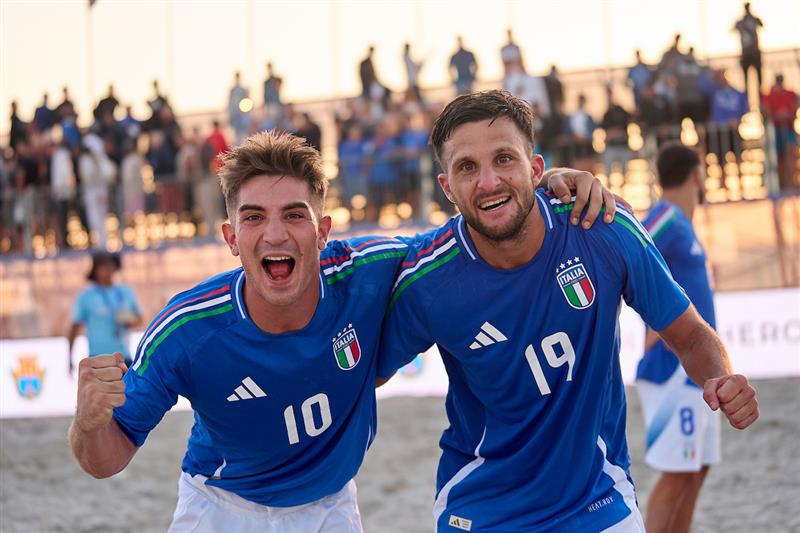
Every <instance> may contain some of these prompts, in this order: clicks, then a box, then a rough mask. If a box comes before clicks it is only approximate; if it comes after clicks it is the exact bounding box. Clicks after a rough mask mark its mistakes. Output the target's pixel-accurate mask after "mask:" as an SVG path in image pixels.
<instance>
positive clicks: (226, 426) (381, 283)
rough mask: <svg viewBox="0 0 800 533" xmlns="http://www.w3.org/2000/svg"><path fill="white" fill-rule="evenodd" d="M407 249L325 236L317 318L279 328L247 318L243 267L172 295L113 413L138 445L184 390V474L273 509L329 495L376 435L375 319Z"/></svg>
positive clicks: (351, 471)
mask: <svg viewBox="0 0 800 533" xmlns="http://www.w3.org/2000/svg"><path fill="white" fill-rule="evenodd" d="M406 252H407V246H406V245H405V244H403V243H401V242H400V241H398V240H395V239H390V238H385V237H378V238H360V239H354V240H351V241H340V242H332V243H330V244H329V245H328V247H327V249H326V250H325V251H323V253H322V258H321V266H320V280H319V283H320V286H321V297H320V301H319V303H318V305H317V309H316V311H315V313H314V316H313V318H312V319H311V321H310V322H309V323H308V325H306V326H305V327H304V328H302V329H301V330H299V331H296V332H291V333H286V334H280V335H273V334H269V333H265V332H264V331H262V330H261V329H259V328H258V327H257V326H256V325H255V324H254V323H253V321H252V319H251V318H250V316H249V315H248V312H247V309H246V308H245V306H244V303H243V300H242V285H243V283H245V275H244V271H243V270H242V269H241V268H240V269H237V270H234V271H232V272H228V273H225V274H221V275H218V276H216V277H213V278H211V279H209V280H207V281H205V282H203V283H201V284H200V285H198V286H196V287H195V288H193V289H191V290H189V291H187V292H184V293H181V294H179V295H178V296H176V297H175V298H173V299H172V300H171V301H170V302H169V304H168V305H167V307H166V308H165V309H164V310H163V311H161V312H160V313H159V314H158V315H157V316H156V318H155V319H154V320H153V322H152V323H151V324H150V326H149V327H148V329H147V330H146V331H145V333H144V336H143V338H142V342H141V344H140V345H139V348H138V350H137V353H136V360H135V362H134V364H133V366H132V367H131V369H130V371H129V372H128V373H127V374H126V375H125V378H124V380H125V383H126V386H127V389H126V395H127V401H126V402H125V404H124V405H123V406H122V407H118V408H116V409H115V410H114V418H115V419H116V421H117V422H118V424H119V425H120V427H121V428H122V430H123V431H124V432H125V434H126V435H128V437H129V438H130V439H131V441H132V442H133V443H134V444H136V445H137V446H141V445H142V443H143V442H144V440H145V438H146V437H147V434H148V433H149V432H150V430H152V429H153V428H154V427H155V426H156V424H158V422H159V420H161V418H162V416H163V415H164V413H165V412H166V411H167V410H169V409H170V408H171V407H172V406H173V405H174V404H175V402H176V400H177V396H178V395H182V396H185V397H186V398H188V399H189V401H190V402H191V404H192V407H193V408H194V411H195V423H194V427H193V428H192V432H191V436H190V437H189V443H188V448H187V451H186V455H185V457H184V459H183V464H182V469H183V470H184V471H185V472H187V473H189V474H191V475H196V474H200V475H203V476H205V477H208V478H209V479H208V481H206V483H207V484H208V485H212V486H215V487H219V488H222V489H225V490H228V491H230V492H233V493H235V494H238V495H239V496H241V497H243V498H246V499H248V500H250V501H253V502H256V503H260V504H262V505H269V506H282V507H285V506H294V505H300V504H305V503H309V502H313V501H315V500H318V499H320V498H322V497H324V496H327V495H329V494H333V493H335V492H337V491H338V490H340V489H341V488H342V487H343V486H344V485H345V483H347V482H348V481H349V480H350V479H352V478H353V476H355V474H356V472H357V471H358V468H359V466H360V465H361V462H362V460H363V457H364V453H365V452H366V450H367V448H368V447H369V445H370V443H371V442H372V440H373V439H374V437H375V427H376V413H375V377H376V375H375V371H376V360H377V346H378V342H379V332H380V325H381V320H382V318H383V315H384V312H385V310H386V305H387V303H388V299H389V296H390V293H391V288H392V280H393V279H394V277H395V275H396V272H397V268H398V264H399V262H400V260H401V259H402V258H403V257H404V256H405V255H406Z"/></svg>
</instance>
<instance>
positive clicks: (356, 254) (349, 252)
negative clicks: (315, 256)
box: [320, 235, 408, 285]
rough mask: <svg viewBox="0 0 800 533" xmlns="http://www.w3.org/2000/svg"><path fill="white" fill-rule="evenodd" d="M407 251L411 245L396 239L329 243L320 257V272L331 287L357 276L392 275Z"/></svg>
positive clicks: (366, 239) (378, 237)
mask: <svg viewBox="0 0 800 533" xmlns="http://www.w3.org/2000/svg"><path fill="white" fill-rule="evenodd" d="M407 251H408V244H407V243H406V242H404V240H402V239H399V238H395V237H384V236H374V235H373V236H365V237H354V238H352V239H347V240H335V241H330V242H329V243H328V245H327V246H326V247H325V250H323V251H322V253H321V254H320V269H321V271H322V275H323V277H324V278H325V282H326V283H327V284H329V285H330V284H333V283H335V282H338V281H341V280H343V279H345V278H348V277H350V276H352V275H354V274H356V273H366V272H378V271H379V272H383V271H387V272H389V273H390V274H389V275H393V274H394V272H395V270H396V269H397V264H398V263H399V262H400V260H401V259H402V258H403V257H405V255H406V253H407Z"/></svg>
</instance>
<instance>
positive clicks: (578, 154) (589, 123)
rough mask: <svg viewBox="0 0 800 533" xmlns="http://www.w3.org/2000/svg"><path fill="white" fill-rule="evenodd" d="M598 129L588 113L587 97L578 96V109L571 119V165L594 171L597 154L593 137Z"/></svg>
mask: <svg viewBox="0 0 800 533" xmlns="http://www.w3.org/2000/svg"><path fill="white" fill-rule="evenodd" d="M596 128H597V123H596V122H595V121H594V119H593V118H592V116H591V115H590V114H589V112H588V111H586V95H583V94H579V95H578V109H576V110H575V112H574V113H572V115H570V117H569V131H570V133H571V134H572V154H571V156H572V157H571V160H570V161H569V163H568V164H569V165H570V166H572V167H574V168H577V169H580V170H587V171H592V170H594V168H593V167H594V163H595V161H596V159H597V154H596V153H595V151H594V147H593V146H592V135H593V134H594V130H595V129H596Z"/></svg>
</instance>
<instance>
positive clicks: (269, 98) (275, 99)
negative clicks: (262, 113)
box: [264, 62, 283, 108]
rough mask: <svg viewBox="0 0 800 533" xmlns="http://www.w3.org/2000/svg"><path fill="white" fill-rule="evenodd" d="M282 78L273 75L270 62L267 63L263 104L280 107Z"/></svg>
mask: <svg viewBox="0 0 800 533" xmlns="http://www.w3.org/2000/svg"><path fill="white" fill-rule="evenodd" d="M282 85H283V79H281V78H279V77H278V76H276V75H275V71H274V70H273V69H272V63H271V62H268V63H267V79H265V80H264V106H265V107H276V108H280V106H281V105H282V104H283V103H282V102H281V86H282Z"/></svg>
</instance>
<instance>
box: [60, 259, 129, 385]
mask: <svg viewBox="0 0 800 533" xmlns="http://www.w3.org/2000/svg"><path fill="white" fill-rule="evenodd" d="M120 268H122V260H121V258H120V256H119V255H118V254H111V253H108V252H105V251H97V252H94V253H93V254H92V268H91V270H90V271H89V275H88V280H89V282H90V285H89V287H87V288H85V289H84V290H83V291H81V292H80V293H79V294H78V298H77V299H76V300H75V305H74V307H73V311H72V325H71V326H70V329H69V332H68V333H67V344H68V346H69V348H68V351H67V354H68V355H67V359H68V368H69V372H70V374H72V371H73V368H74V363H73V360H72V348H73V346H74V344H75V338H76V337H77V336H78V334H79V333H80V332H81V329H83V328H85V329H86V337H87V340H88V341H89V357H92V356H94V355H100V354H110V353H114V352H120V353H121V354H122V356H123V357H124V358H125V363H126V364H127V365H128V366H129V367H130V365H131V353H130V347H129V331H130V329H131V328H133V327H136V326H138V325H140V324H141V322H142V311H141V310H140V308H139V302H138V301H137V299H136V295H135V294H134V292H133V289H131V288H130V287H128V286H127V285H124V284H122V283H116V282H114V275H115V274H116V273H117V272H118V271H119V270H120Z"/></svg>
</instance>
